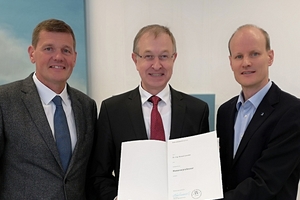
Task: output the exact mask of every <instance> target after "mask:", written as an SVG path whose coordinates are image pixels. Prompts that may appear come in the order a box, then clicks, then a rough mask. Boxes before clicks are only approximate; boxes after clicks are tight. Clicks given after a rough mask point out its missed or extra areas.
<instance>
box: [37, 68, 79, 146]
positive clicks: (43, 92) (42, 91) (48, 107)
mask: <svg viewBox="0 0 300 200" xmlns="http://www.w3.org/2000/svg"><path fill="white" fill-rule="evenodd" d="M33 81H34V83H35V85H36V87H37V91H38V93H39V96H40V98H41V102H42V105H43V107H44V111H45V114H46V116H47V119H48V122H49V125H50V128H51V130H52V134H53V138H54V139H55V135H54V121H53V120H54V112H55V109H56V106H55V104H54V103H53V102H52V99H53V98H54V97H55V96H56V95H58V96H60V97H61V98H62V106H63V109H64V111H65V113H66V117H67V122H68V127H69V130H70V137H71V143H72V151H73V150H74V148H75V145H76V142H77V134H76V126H75V119H74V113H73V110H72V106H71V100H70V97H69V95H68V93H67V87H66V86H65V88H64V90H63V91H62V92H61V93H60V94H56V93H55V92H53V91H52V90H51V89H50V88H48V87H47V86H45V85H44V84H43V83H42V82H40V81H39V80H38V79H37V77H36V75H35V73H34V74H33Z"/></svg>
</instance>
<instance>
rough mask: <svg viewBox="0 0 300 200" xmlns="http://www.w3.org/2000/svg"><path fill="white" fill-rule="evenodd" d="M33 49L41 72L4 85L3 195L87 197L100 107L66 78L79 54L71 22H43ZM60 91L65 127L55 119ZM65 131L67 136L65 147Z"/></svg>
mask: <svg viewBox="0 0 300 200" xmlns="http://www.w3.org/2000/svg"><path fill="white" fill-rule="evenodd" d="M28 53H29V57H30V60H31V62H32V63H35V65H36V71H35V73H32V74H31V75H30V76H29V77H27V78H26V79H24V80H20V81H16V82H13V83H9V84H6V85H3V86H0V97H1V98H0V199H12V200H17V199H72V200H73V199H78V200H82V199H85V178H86V168H87V163H88V159H89V155H90V152H91V146H92V143H93V136H94V128H95V124H96V119H97V109H96V103H95V102H94V100H92V99H90V98H89V97H88V96H86V95H85V94H83V93H82V92H80V91H78V90H76V89H74V88H71V87H70V86H69V85H68V84H67V83H66V81H67V79H68V78H69V77H70V75H71V73H72V71H73V68H74V66H75V62H76V54H77V53H76V51H75V36H74V33H73V31H72V29H71V27H70V26H69V25H67V24H66V23H65V22H63V21H60V20H56V19H50V20H45V21H43V22H41V23H39V24H38V25H37V26H36V28H35V29H34V31H33V36H32V45H31V46H30V47H29V48H28ZM56 96H58V97H57V98H58V99H62V107H63V110H64V113H65V114H64V115H65V116H66V118H67V120H64V121H65V122H66V121H67V124H66V125H65V126H64V128H67V129H68V131H65V132H59V131H58V129H57V125H56V122H54V118H55V117H54V116H55V115H56V114H55V113H56V112H55V111H56V110H58V107H57V106H56V104H54V102H53V101H52V99H53V98H54V97H56ZM60 110H61V109H60ZM59 121H60V120H59ZM61 121H63V120H61ZM61 135H64V136H65V137H67V140H64V142H62V143H61V145H62V146H61V147H62V148H61V147H58V146H57V144H56V143H58V142H59V141H60V142H61V139H60V137H61ZM66 141H67V143H65V142H66ZM67 144H69V145H67ZM61 149H63V150H65V151H67V154H68V156H69V157H67V159H65V158H66V157H62V155H64V156H65V155H66V154H64V153H63V152H62V151H61Z"/></svg>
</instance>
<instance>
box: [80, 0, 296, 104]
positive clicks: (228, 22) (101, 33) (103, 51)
mask: <svg viewBox="0 0 300 200" xmlns="http://www.w3.org/2000/svg"><path fill="white" fill-rule="evenodd" d="M299 8H300V2H299V1H298V0H285V1H274V0H252V1H240V0H152V1H138V0H126V1H125V0H124V1H122V0H87V1H86V11H87V45H88V52H87V55H88V67H89V72H88V75H89V91H88V93H89V95H90V96H91V97H92V98H94V99H95V100H96V101H97V104H98V106H100V103H101V101H102V100H103V99H105V98H107V97H110V96H112V95H115V94H118V93H122V92H124V91H127V90H130V89H133V88H134V87H136V86H137V85H138V84H139V82H140V78H139V75H138V73H137V71H136V70H135V66H134V63H133V61H132V60H131V52H132V42H133V38H134V36H135V34H136V33H137V32H138V30H139V29H140V28H141V27H143V26H145V25H148V24H153V23H158V24H162V25H166V26H168V27H169V28H170V29H171V31H172V32H173V33H174V35H175V37H176V40H177V49H178V57H177V60H176V63H175V66H174V67H175V68H174V74H173V77H172V79H171V81H170V83H171V85H172V86H173V87H174V88H176V89H178V90H182V91H184V92H186V93H190V94H196V93H198V94H199V93H214V94H216V109H218V107H219V106H220V104H222V103H223V102H225V101H226V100H228V99H229V98H231V97H232V96H234V95H237V94H238V93H239V92H240V86H239V85H238V84H237V83H236V82H235V80H234V78H233V74H232V72H231V69H230V66H229V61H228V49H227V42H228V39H229V37H230V36H231V34H232V33H233V32H234V30H235V29H236V28H237V27H238V26H240V25H242V24H246V23H253V24H256V25H258V26H261V27H262V28H264V29H265V30H267V32H268V33H269V34H270V37H271V47H272V48H273V49H274V51H275V61H274V63H273V65H272V66H271V68H270V78H271V80H273V81H275V82H276V83H277V84H278V85H279V86H280V87H281V88H282V89H283V90H286V91H288V92H290V93H292V94H294V95H296V96H299V97H300V86H299V82H300V80H299V74H300V68H299V63H298V61H297V59H298V58H299V52H300V45H299V43H300V24H299V21H300V12H299Z"/></svg>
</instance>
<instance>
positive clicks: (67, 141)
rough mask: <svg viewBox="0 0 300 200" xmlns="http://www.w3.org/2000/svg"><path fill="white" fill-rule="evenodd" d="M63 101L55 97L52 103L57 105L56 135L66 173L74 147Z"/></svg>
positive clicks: (55, 117)
mask: <svg viewBox="0 0 300 200" xmlns="http://www.w3.org/2000/svg"><path fill="white" fill-rule="evenodd" d="M61 100H62V99H61V97H60V96H55V97H54V98H53V99H52V101H53V102H54V104H55V105H56V109H55V113H54V135H55V139H56V145H57V149H58V152H59V156H60V160H61V164H62V167H63V169H64V171H65V172H66V171H67V169H68V165H69V162H70V159H71V156H72V146H71V138H70V131H69V127H68V122H67V118H66V114H65V112H64V109H63V107H62V104H61Z"/></svg>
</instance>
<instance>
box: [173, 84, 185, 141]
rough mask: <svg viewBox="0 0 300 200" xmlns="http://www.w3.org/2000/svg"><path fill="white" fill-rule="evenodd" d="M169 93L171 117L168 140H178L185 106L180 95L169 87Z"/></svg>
mask: <svg viewBox="0 0 300 200" xmlns="http://www.w3.org/2000/svg"><path fill="white" fill-rule="evenodd" d="M170 91H171V109H172V117H171V133H170V139H174V138H179V137H180V136H181V132H182V127H183V122H184V117H185V111H186V105H185V103H184V102H183V101H182V99H183V97H182V95H181V94H180V93H179V92H177V91H175V90H174V89H173V88H172V87H171V86H170Z"/></svg>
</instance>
